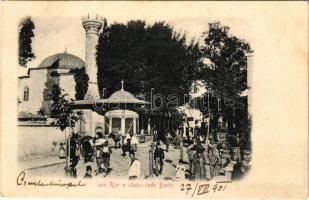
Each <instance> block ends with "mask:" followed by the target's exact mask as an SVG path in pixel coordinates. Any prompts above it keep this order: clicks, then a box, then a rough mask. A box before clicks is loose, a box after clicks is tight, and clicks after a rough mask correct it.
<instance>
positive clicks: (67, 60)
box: [38, 52, 86, 69]
mask: <svg viewBox="0 0 309 200" xmlns="http://www.w3.org/2000/svg"><path fill="white" fill-rule="evenodd" d="M57 61H59V65H58V66H57V67H60V68H66V69H76V68H79V69H80V68H82V67H85V66H86V65H85V62H84V61H83V60H82V59H80V58H79V57H77V56H75V55H73V54H69V53H67V52H64V53H57V54H55V55H52V56H49V57H47V58H45V59H44V60H43V61H42V62H41V64H40V65H39V66H38V67H39V68H41V67H42V68H46V67H51V66H52V65H54V64H55V63H56V62H57Z"/></svg>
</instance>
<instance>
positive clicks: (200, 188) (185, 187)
mask: <svg viewBox="0 0 309 200" xmlns="http://www.w3.org/2000/svg"><path fill="white" fill-rule="evenodd" d="M229 183H231V182H229V181H226V182H225V181H224V182H216V183H214V184H210V183H203V184H201V183H198V182H197V183H195V184H191V183H187V184H181V185H180V191H182V192H185V194H186V195H191V197H193V196H194V195H204V194H209V193H215V192H223V191H225V189H226V188H227V185H228V184H229Z"/></svg>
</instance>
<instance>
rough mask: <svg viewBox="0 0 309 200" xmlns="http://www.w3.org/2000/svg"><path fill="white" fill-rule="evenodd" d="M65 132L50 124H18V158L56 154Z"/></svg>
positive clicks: (63, 140)
mask: <svg viewBox="0 0 309 200" xmlns="http://www.w3.org/2000/svg"><path fill="white" fill-rule="evenodd" d="M60 142H65V132H61V131H60V129H56V127H52V126H18V159H20V160H24V159H28V158H29V157H35V156H56V155H58V150H59V143H60Z"/></svg>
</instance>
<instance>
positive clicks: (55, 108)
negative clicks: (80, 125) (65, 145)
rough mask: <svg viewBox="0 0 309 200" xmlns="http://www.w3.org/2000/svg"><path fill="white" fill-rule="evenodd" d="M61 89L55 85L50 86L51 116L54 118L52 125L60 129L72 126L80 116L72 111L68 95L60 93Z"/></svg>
mask: <svg viewBox="0 0 309 200" xmlns="http://www.w3.org/2000/svg"><path fill="white" fill-rule="evenodd" d="M62 92H63V90H62V89H61V88H60V87H59V86H58V85H57V84H55V85H53V87H52V101H53V103H52V105H51V117H53V118H55V119H54V121H53V122H52V125H54V126H56V127H59V128H60V130H61V131H63V130H65V128H67V127H74V126H75V123H76V121H77V120H79V119H80V117H79V116H78V115H77V114H76V113H75V112H73V109H72V107H71V106H70V104H69V100H68V99H67V98H68V95H67V94H62Z"/></svg>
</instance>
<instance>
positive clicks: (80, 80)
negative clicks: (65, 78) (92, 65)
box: [70, 67, 89, 100]
mask: <svg viewBox="0 0 309 200" xmlns="http://www.w3.org/2000/svg"><path fill="white" fill-rule="evenodd" d="M70 73H74V79H75V99H76V100H83V99H84V97H85V95H86V93H87V90H88V81H89V76H88V75H87V73H86V71H85V68H84V67H83V68H81V69H79V68H76V69H73V70H71V71H70Z"/></svg>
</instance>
